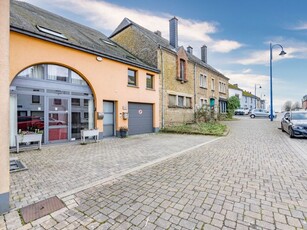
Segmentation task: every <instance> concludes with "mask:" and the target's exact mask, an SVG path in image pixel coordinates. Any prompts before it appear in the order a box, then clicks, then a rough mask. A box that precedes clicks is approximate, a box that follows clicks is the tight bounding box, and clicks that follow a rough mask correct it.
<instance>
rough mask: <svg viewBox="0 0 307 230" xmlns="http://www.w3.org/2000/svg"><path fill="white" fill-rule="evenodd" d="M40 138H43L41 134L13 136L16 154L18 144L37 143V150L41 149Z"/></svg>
mask: <svg viewBox="0 0 307 230" xmlns="http://www.w3.org/2000/svg"><path fill="white" fill-rule="evenodd" d="M42 137H43V134H41V133H33V134H17V135H16V136H15V139H16V152H17V153H19V144H20V143H29V142H38V149H41V147H42Z"/></svg>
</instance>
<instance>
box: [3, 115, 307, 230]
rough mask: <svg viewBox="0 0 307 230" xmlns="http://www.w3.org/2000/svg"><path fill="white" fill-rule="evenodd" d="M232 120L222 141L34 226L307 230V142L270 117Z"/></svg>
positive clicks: (96, 191)
mask: <svg viewBox="0 0 307 230" xmlns="http://www.w3.org/2000/svg"><path fill="white" fill-rule="evenodd" d="M229 125H230V126H231V132H230V134H229V135H228V136H227V137H225V138H222V139H220V140H218V141H216V142H212V143H210V144H208V145H205V146H202V147H200V148H198V149H195V150H192V151H190V152H188V153H184V154H182V155H180V156H178V157H177V158H174V159H171V160H167V161H164V162H162V163H160V164H158V165H154V166H152V167H148V168H145V169H142V170H139V171H136V172H133V173H131V174H129V175H126V176H123V177H122V178H120V179H118V180H115V181H113V182H112V183H107V184H102V185H98V186H95V187H92V188H89V189H86V190H84V191H81V192H78V193H76V194H73V195H70V196H68V197H65V198H63V201H64V202H65V203H66V204H69V205H71V208H65V209H63V210H62V211H61V212H58V213H54V214H52V215H50V216H47V217H46V218H45V219H44V220H38V221H37V222H36V223H32V224H31V225H30V226H29V228H32V229H205V230H206V229H287V230H288V229H303V228H306V227H307V225H306V218H307V176H306V175H307V164H306V160H305V159H304V157H303V155H306V154H307V152H306V151H305V150H304V149H303V146H304V144H303V145H300V143H301V142H302V141H307V140H306V139H305V140H299V141H296V140H295V141H292V140H290V139H289V137H288V136H287V135H286V134H284V133H282V132H281V131H280V130H278V129H277V127H278V126H279V124H278V123H277V122H269V121H267V120H257V119H256V120H241V121H234V122H229ZM0 225H1V219H0ZM23 227H25V229H26V228H27V227H26V226H23ZM8 229H9V228H8Z"/></svg>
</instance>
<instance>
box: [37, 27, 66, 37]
mask: <svg viewBox="0 0 307 230" xmlns="http://www.w3.org/2000/svg"><path fill="white" fill-rule="evenodd" d="M36 27H37V29H38V30H39V31H41V32H44V33H46V34H50V35H53V36H56V37H59V38H64V39H68V38H67V37H65V35H64V34H62V33H60V32H57V31H54V30H51V29H48V28H45V27H42V26H39V25H36Z"/></svg>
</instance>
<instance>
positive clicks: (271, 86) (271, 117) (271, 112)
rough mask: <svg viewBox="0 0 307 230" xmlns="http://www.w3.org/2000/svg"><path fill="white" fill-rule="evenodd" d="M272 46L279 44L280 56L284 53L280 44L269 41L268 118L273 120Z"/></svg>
mask: <svg viewBox="0 0 307 230" xmlns="http://www.w3.org/2000/svg"><path fill="white" fill-rule="evenodd" d="M274 46H279V47H280V48H281V52H280V54H279V55H280V56H283V55H285V54H286V52H285V51H284V48H283V47H282V45H280V44H274V45H272V43H270V107H271V109H270V119H271V121H273V80H272V60H273V55H272V50H273V48H274Z"/></svg>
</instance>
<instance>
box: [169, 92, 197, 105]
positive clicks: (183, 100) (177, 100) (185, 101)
mask: <svg viewBox="0 0 307 230" xmlns="http://www.w3.org/2000/svg"><path fill="white" fill-rule="evenodd" d="M168 106H169V107H173V108H177V107H178V108H192V97H185V96H179V95H172V94H169V95H168Z"/></svg>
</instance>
